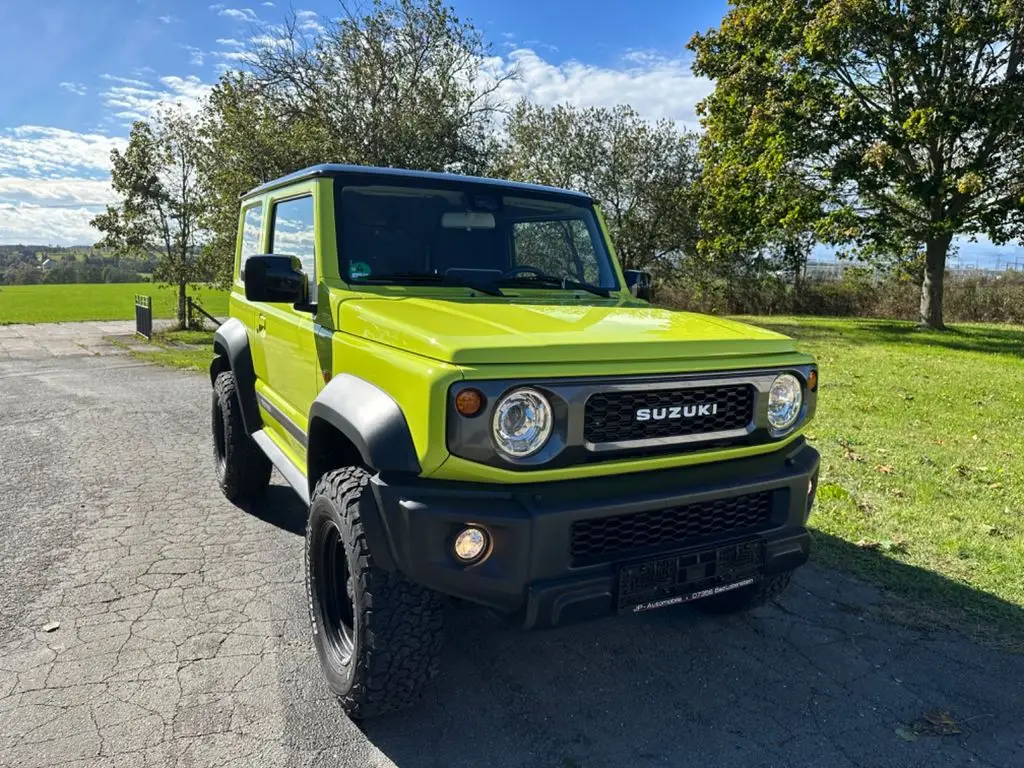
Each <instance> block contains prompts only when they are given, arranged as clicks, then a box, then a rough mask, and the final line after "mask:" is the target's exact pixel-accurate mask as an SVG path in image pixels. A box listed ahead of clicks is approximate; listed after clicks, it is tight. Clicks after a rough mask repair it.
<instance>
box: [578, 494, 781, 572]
mask: <svg viewBox="0 0 1024 768" xmlns="http://www.w3.org/2000/svg"><path fill="white" fill-rule="evenodd" d="M771 512H772V492H771V491H763V492H761V493H748V494H745V495H743V496H733V497H732V498H728V499H715V500H714V501H703V502H699V503H696V504H685V505H683V506H679V507H669V508H667V509H656V510H651V511H649V512H634V513H633V514H629V515H614V516H612V517H595V518H591V519H589V520H577V521H576V522H574V523H573V524H572V549H571V554H572V559H573V563H574V564H580V563H584V562H597V561H601V560H611V559H614V558H616V557H619V556H624V555H628V554H630V553H632V552H638V551H640V550H645V549H650V548H655V547H662V546H668V545H685V544H687V543H689V542H690V541H693V540H696V539H700V538H701V537H704V536H711V535H714V534H718V533H726V532H733V531H737V532H739V531H749V530H754V529H757V528H761V527H764V525H765V524H766V523H767V522H768V521H769V519H770V518H771Z"/></svg>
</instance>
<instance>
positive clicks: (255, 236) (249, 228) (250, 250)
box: [238, 204, 263, 274]
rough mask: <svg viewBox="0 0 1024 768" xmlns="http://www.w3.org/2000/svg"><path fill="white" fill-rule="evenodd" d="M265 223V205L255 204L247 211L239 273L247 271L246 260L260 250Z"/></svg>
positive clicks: (243, 225)
mask: <svg viewBox="0 0 1024 768" xmlns="http://www.w3.org/2000/svg"><path fill="white" fill-rule="evenodd" d="M262 225H263V206H262V205H260V204H257V205H254V206H253V207H252V208H249V209H247V210H246V212H245V219H244V220H243V223H242V256H241V258H240V259H239V260H238V268H239V274H241V273H242V272H244V271H245V261H246V259H248V258H249V257H250V256H256V255H257V254H259V252H260V248H261V247H262V245H261V240H260V227H261V226H262Z"/></svg>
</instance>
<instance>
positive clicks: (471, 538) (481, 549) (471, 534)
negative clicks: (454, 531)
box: [452, 527, 491, 564]
mask: <svg viewBox="0 0 1024 768" xmlns="http://www.w3.org/2000/svg"><path fill="white" fill-rule="evenodd" d="M490 543H491V537H490V536H488V535H487V531H485V530H483V529H482V528H472V527H471V528H464V529H462V530H461V531H459V534H458V535H457V536H456V537H455V542H454V544H453V545H452V549H454V550H455V557H457V558H458V559H459V561H460V562H462V563H466V564H469V563H475V562H476V561H477V560H479V559H480V558H482V557H483V556H484V555H485V554H487V548H488V546H490Z"/></svg>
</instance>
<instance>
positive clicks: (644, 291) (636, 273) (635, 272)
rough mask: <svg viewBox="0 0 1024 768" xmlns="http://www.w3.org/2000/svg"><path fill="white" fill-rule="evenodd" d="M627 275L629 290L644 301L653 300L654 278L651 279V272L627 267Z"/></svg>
mask: <svg viewBox="0 0 1024 768" xmlns="http://www.w3.org/2000/svg"><path fill="white" fill-rule="evenodd" d="M625 275H626V287H627V288H629V292H630V293H631V294H633V295H634V296H636V297H637V298H638V299H643V300H644V301H650V300H651V285H652V283H653V280H652V279H651V273H650V272H643V271H641V270H639V269H627V270H626V271H625Z"/></svg>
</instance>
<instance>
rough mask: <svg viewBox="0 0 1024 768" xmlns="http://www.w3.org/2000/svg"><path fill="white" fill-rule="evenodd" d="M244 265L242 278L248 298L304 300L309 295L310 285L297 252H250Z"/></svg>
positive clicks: (277, 301) (283, 301)
mask: <svg viewBox="0 0 1024 768" xmlns="http://www.w3.org/2000/svg"><path fill="white" fill-rule="evenodd" d="M244 269H245V272H244V273H243V275H242V280H243V281H244V282H245V298H247V299H248V300H249V301H265V302H268V303H282V304H285V303H287V304H305V303H306V300H307V299H308V298H309V296H308V294H309V285H308V283H307V282H306V275H305V274H304V273H303V271H302V262H301V261H300V260H299V258H298V257H297V256H278V255H273V254H267V255H263V256H250V257H249V258H248V259H246V261H245V267H244Z"/></svg>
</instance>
